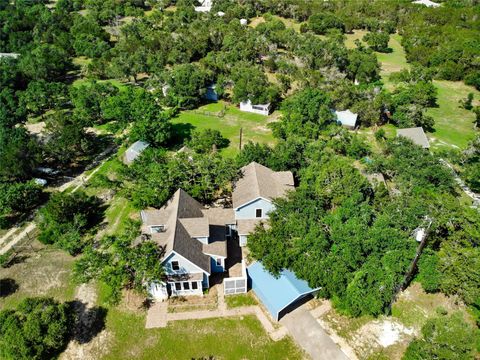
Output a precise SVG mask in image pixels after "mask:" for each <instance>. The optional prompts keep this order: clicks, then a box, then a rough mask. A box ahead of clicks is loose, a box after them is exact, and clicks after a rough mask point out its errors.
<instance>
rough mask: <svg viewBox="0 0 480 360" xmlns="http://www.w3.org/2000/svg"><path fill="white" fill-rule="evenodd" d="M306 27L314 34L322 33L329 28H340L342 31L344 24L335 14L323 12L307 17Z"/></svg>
mask: <svg viewBox="0 0 480 360" xmlns="http://www.w3.org/2000/svg"><path fill="white" fill-rule="evenodd" d="M307 29H308V30H311V31H313V32H314V33H315V34H319V35H324V34H325V33H326V32H327V30H329V29H340V30H341V31H342V32H343V31H345V25H344V24H343V22H342V21H341V20H340V19H339V18H338V17H336V16H335V15H333V14H331V13H327V12H323V13H319V14H314V15H312V16H310V17H309V18H308V25H307ZM304 31H305V29H304Z"/></svg>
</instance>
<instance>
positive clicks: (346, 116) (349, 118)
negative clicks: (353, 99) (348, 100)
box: [335, 110, 358, 127]
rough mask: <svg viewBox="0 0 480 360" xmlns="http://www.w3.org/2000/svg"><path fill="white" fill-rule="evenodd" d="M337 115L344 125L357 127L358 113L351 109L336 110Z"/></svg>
mask: <svg viewBox="0 0 480 360" xmlns="http://www.w3.org/2000/svg"><path fill="white" fill-rule="evenodd" d="M335 115H336V116H337V119H338V121H339V122H341V123H342V125H344V126H351V127H355V126H356V124H357V118H358V114H355V113H353V112H351V111H350V110H344V111H335Z"/></svg>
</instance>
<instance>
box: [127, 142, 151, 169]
mask: <svg viewBox="0 0 480 360" xmlns="http://www.w3.org/2000/svg"><path fill="white" fill-rule="evenodd" d="M148 146H149V144H148V143H146V142H145V141H136V142H134V143H133V144H132V146H130V147H129V148H128V149H127V151H125V156H124V163H125V164H127V165H129V164H131V163H132V162H134V161H135V159H136V158H137V157H139V156H140V154H141V153H142V152H143V150H145V149H146V148H147V147H148Z"/></svg>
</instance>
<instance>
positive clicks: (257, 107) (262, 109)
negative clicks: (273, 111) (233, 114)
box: [240, 100, 270, 116]
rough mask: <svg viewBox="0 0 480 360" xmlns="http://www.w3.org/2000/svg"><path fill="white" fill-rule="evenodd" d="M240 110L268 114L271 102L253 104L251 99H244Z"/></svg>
mask: <svg viewBox="0 0 480 360" xmlns="http://www.w3.org/2000/svg"><path fill="white" fill-rule="evenodd" d="M240 111H245V112H251V113H254V114H260V115H265V116H268V114H270V104H252V102H251V101H250V100H247V101H242V102H241V103H240Z"/></svg>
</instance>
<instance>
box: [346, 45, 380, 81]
mask: <svg viewBox="0 0 480 360" xmlns="http://www.w3.org/2000/svg"><path fill="white" fill-rule="evenodd" d="M348 62H349V63H348V66H347V76H348V78H349V79H351V80H357V81H358V82H359V83H361V84H362V83H367V84H368V83H372V82H375V81H377V80H380V65H379V63H378V61H377V57H376V55H375V53H374V52H373V51H372V50H370V49H366V48H364V47H363V46H362V45H360V43H359V42H357V48H356V49H351V50H349V54H348Z"/></svg>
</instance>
